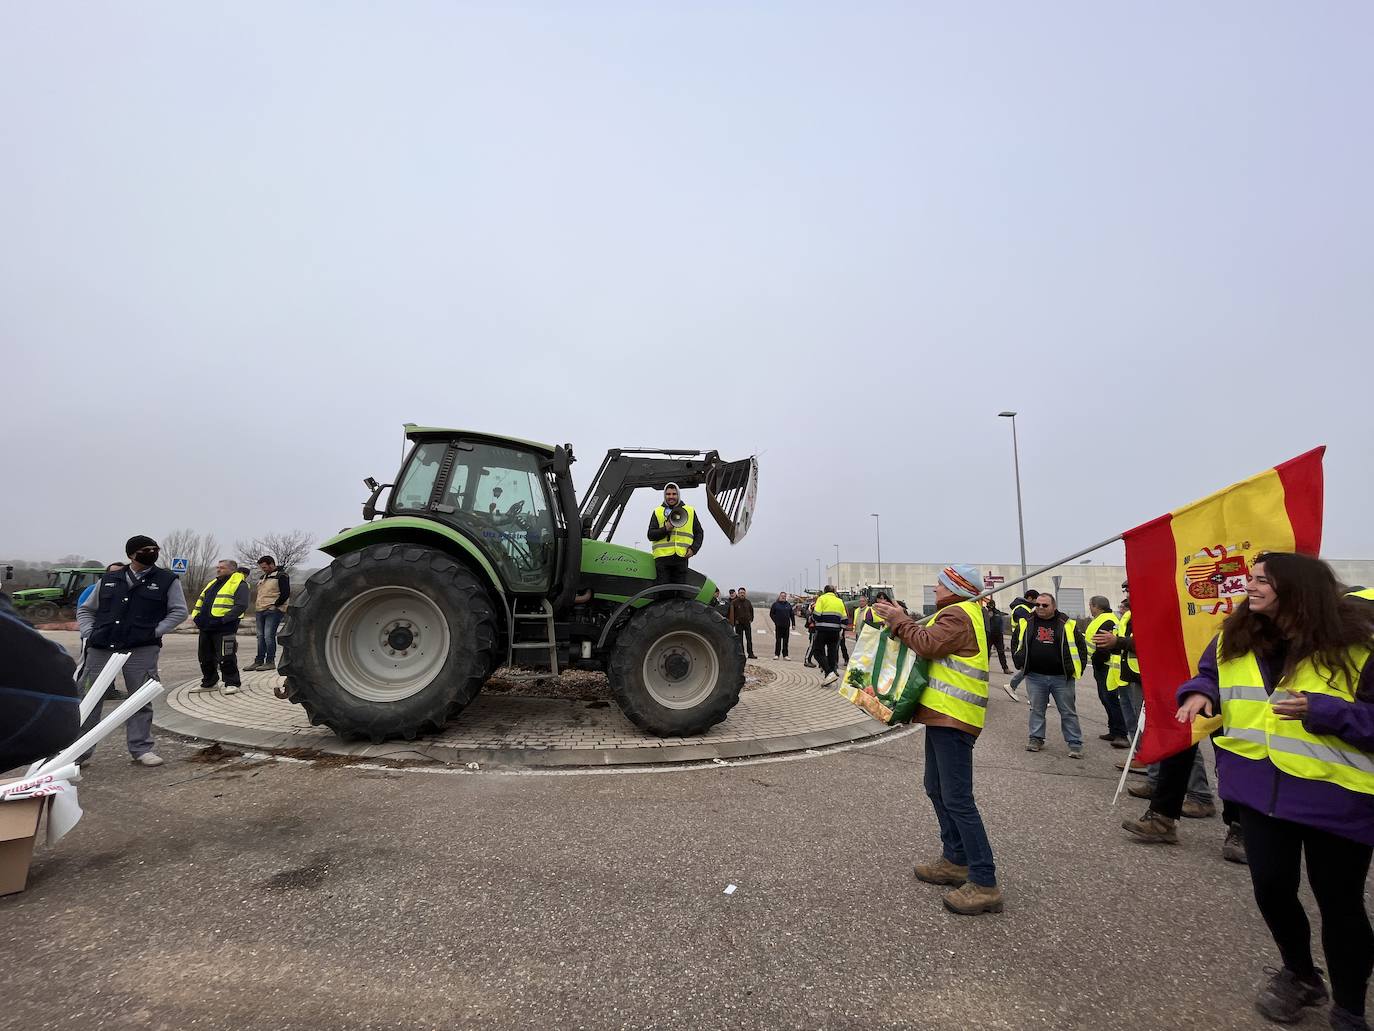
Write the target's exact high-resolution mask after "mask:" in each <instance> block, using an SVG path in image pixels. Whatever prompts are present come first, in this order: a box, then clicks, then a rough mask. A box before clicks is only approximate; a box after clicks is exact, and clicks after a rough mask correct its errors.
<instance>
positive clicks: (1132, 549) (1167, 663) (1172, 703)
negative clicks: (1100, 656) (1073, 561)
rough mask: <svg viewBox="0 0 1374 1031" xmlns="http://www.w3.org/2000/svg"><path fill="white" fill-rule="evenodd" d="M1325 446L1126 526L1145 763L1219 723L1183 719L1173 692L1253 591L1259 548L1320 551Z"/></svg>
mask: <svg viewBox="0 0 1374 1031" xmlns="http://www.w3.org/2000/svg"><path fill="white" fill-rule="evenodd" d="M1325 453H1326V448H1325V447H1319V448H1314V449H1313V450H1311V451H1309V452H1307V453H1306V454H1304V455H1299V456H1298V457H1297V458H1294V459H1292V460H1291V461H1288V462H1284V463H1283V464H1282V465H1277V466H1275V467H1274V468H1272V469H1268V470H1266V471H1265V472H1262V473H1260V474H1259V475H1258V476H1252V477H1250V478H1249V479H1248V480H1242V481H1241V482H1240V483H1236V484H1232V485H1231V486H1230V487H1227V488H1225V489H1224V490H1220V491H1218V492H1217V493H1215V494H1213V495H1211V496H1210V497H1206V498H1203V499H1202V500H1201V501H1194V502H1193V503H1192V504H1191V505H1186V506H1184V507H1183V508H1180V509H1178V510H1176V511H1174V512H1170V513H1169V514H1168V515H1163V516H1160V517H1159V518H1158V519H1154V520H1151V521H1150V522H1148V523H1145V524H1144V525H1143V526H1137V527H1136V528H1135V529H1134V530H1127V531H1126V533H1125V534H1124V535H1123V536H1124V538H1125V540H1126V577H1127V580H1128V581H1129V583H1130V594H1131V629H1132V632H1133V633H1134V635H1135V643H1136V654H1137V656H1138V658H1139V662H1140V680H1141V684H1142V686H1143V687H1144V691H1145V735H1144V737H1143V738H1141V741H1140V746H1139V749H1138V751H1137V757H1138V758H1139V759H1140V760H1141V761H1142V762H1157V761H1158V760H1160V759H1164V758H1167V757H1168V756H1170V755H1174V754H1176V753H1178V752H1181V751H1183V750H1184V749H1185V748H1188V747H1190V746H1191V745H1192V744H1193V743H1194V742H1195V741H1197V740H1199V739H1200V738H1201V737H1203V736H1205V735H1206V734H1207V733H1208V732H1210V730H1211V729H1212V727H1213V726H1214V725H1215V723H1216V720H1212V721H1204V720H1198V721H1197V722H1196V723H1195V724H1194V726H1193V727H1192V728H1189V727H1188V726H1186V725H1184V724H1181V723H1179V722H1178V721H1177V720H1175V719H1174V712H1175V711H1176V710H1177V709H1178V703H1177V701H1176V700H1175V692H1177V690H1178V688H1179V686H1180V685H1181V684H1182V683H1183V682H1184V681H1185V680H1188V679H1190V678H1191V677H1193V676H1194V675H1196V673H1197V664H1198V660H1199V659H1200V658H1202V653H1203V652H1204V651H1205V650H1206V648H1207V645H1208V643H1209V642H1210V641H1211V640H1212V638H1213V636H1215V634H1216V632H1217V630H1218V629H1219V628H1220V626H1221V622H1222V620H1223V619H1225V618H1226V616H1227V615H1228V614H1230V612H1231V611H1232V610H1233V609H1234V608H1235V607H1236V606H1237V605H1239V604H1240V603H1241V602H1242V601H1244V600H1245V584H1246V582H1247V581H1248V580H1249V578H1250V566H1251V565H1252V564H1253V562H1254V560H1255V556H1256V555H1258V554H1259V553H1260V552H1262V551H1299V552H1303V553H1305V554H1308V555H1316V554H1317V553H1318V552H1319V551H1320V550H1321V540H1322V455H1323V454H1325Z"/></svg>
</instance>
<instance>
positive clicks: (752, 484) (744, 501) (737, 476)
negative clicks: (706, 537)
mask: <svg viewBox="0 0 1374 1031" xmlns="http://www.w3.org/2000/svg"><path fill="white" fill-rule="evenodd" d="M758 493H759V463H758V460H757V459H755V458H741V459H740V460H739V461H738V462H721V463H719V464H718V465H716V466H714V467H713V468H712V469H711V471H710V472H708V473H707V474H706V507H707V508H709V509H710V510H711V516H712V518H713V519H715V521H716V525H717V526H719V527H720V528H721V530H722V531H723V532H724V534H725V536H726V537H728V538H730V543H731V544H738V543H739V542H740V541H742V540H744V535H745V534H746V533H748V532H749V526H750V524H751V523H752V522H753V520H754V505H755V504H756V503H757V501H758Z"/></svg>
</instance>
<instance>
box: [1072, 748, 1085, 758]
mask: <svg viewBox="0 0 1374 1031" xmlns="http://www.w3.org/2000/svg"><path fill="white" fill-rule="evenodd" d="M1069 758H1070V759H1082V758H1083V749H1081V748H1070V749H1069Z"/></svg>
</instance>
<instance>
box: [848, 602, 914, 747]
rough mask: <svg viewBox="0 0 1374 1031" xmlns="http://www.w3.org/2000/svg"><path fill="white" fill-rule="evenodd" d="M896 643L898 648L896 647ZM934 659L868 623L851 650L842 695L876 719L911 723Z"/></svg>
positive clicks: (895, 722) (888, 722) (893, 722)
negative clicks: (925, 657)
mask: <svg viewBox="0 0 1374 1031" xmlns="http://www.w3.org/2000/svg"><path fill="white" fill-rule="evenodd" d="M894 645H895V647H894ZM929 673H930V660H928V659H923V658H921V657H920V656H919V655H917V654H916V653H915V652H913V651H912V650H911V649H910V648H908V647H907V646H906V645H905V644H903V643H902V642H901V641H900V640H896V639H895V638H893V636H892V634H890V633H889V632H888V631H887V630H886V629H885V628H882V627H874V626H865V627H864V628H863V630H862V631H861V632H860V634H859V639H858V640H857V641H856V642H855V643H854V648H853V649H852V650H851V651H850V653H849V668H848V671H847V672H846V674H845V678H844V683H843V684H841V685H840V687H839V692H840V695H841V697H843V698H845V699H847V700H848V701H850V702H853V703H854V704H855V705H857V706H858V707H859V708H861V709H863V710H864V712H866V713H868V714H869V715H870V716H872V717H873V718H874V719H875V720H879V721H881V722H883V723H887V724H892V725H895V724H899V723H910V722H911V721H912V719H913V718H914V717H915V715H916V707H917V706H918V705H919V704H920V701H921V692H922V691H924V690H925V687H926V684H928V683H929V682H930V677H929Z"/></svg>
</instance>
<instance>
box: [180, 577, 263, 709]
mask: <svg viewBox="0 0 1374 1031" xmlns="http://www.w3.org/2000/svg"><path fill="white" fill-rule="evenodd" d="M248 603H249V592H248V578H247V577H245V576H244V575H243V574H242V573H240V572H239V568H238V563H237V562H235V561H234V560H233V559H228V558H222V559H220V560H219V562H218V563H217V564H216V565H215V578H214V579H213V580H211V581H210V582H209V583H208V584H206V585H205V589H204V590H202V591H201V592H200V597H199V598H197V599H196V604H195V607H194V608H193V609H192V610H191V621H192V622H193V623H195V624H196V626H197V627H198V628H199V629H200V647H199V649H198V652H199V655H198V656H197V657H198V658H199V659H200V688H199V689H200V690H201V691H213V690H214V689H215V685H216V684H218V683H219V678H220V673H223V674H224V693H225V694H227V695H230V694H238V693H239V664H238V660H237V659H236V658H235V656H236V655H237V653H238V637H237V635H238V632H239V617H241V616H242V615H243V614H244V613H245V612H246V611H248Z"/></svg>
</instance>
